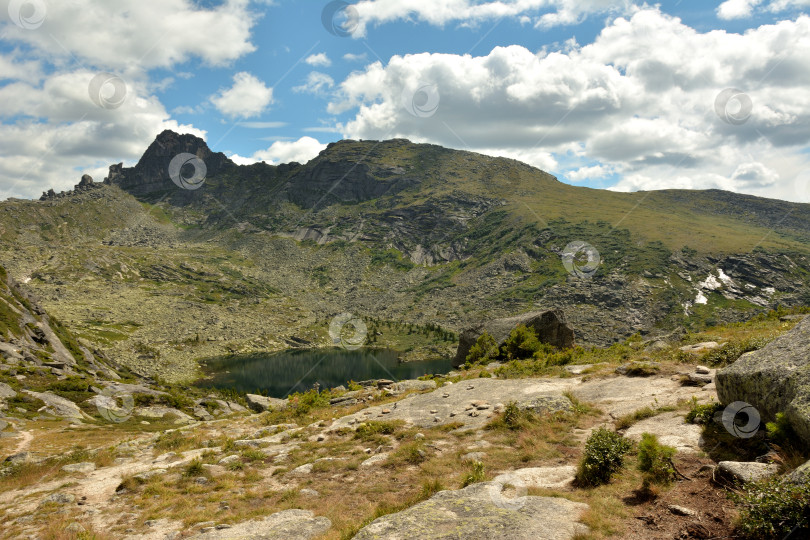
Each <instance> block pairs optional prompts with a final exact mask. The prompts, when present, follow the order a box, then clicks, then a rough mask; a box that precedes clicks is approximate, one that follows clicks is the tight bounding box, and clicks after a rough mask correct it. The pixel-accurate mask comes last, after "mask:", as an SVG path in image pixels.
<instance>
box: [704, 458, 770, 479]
mask: <svg viewBox="0 0 810 540" xmlns="http://www.w3.org/2000/svg"><path fill="white" fill-rule="evenodd" d="M778 472H779V466H778V465H772V464H769V463H757V462H754V461H751V462H741V461H721V462H720V463H718V464H717V473H718V474H719V475H721V476H724V477H725V478H728V479H730V480H738V481H741V482H756V481H758V480H765V479H766V478H770V477H772V476H775V475H776V474H777V473H778Z"/></svg>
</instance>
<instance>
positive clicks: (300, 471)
mask: <svg viewBox="0 0 810 540" xmlns="http://www.w3.org/2000/svg"><path fill="white" fill-rule="evenodd" d="M311 472H312V463H305V464H304V465H301V466H300V467H296V468H295V469H293V470H292V471H290V474H295V475H304V474H310V473H311Z"/></svg>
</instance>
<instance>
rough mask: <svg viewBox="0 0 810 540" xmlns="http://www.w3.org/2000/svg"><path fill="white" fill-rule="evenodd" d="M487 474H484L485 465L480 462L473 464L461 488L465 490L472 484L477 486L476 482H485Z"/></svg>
mask: <svg viewBox="0 0 810 540" xmlns="http://www.w3.org/2000/svg"><path fill="white" fill-rule="evenodd" d="M485 476H486V473H485V472H484V464H483V463H481V462H480V461H474V462H473V464H472V468H471V470H470V472H469V473H467V475H466V476H465V477H464V480H462V481H461V487H463V488H465V487H467V486H469V485H470V484H475V483H476V482H483V481H484V478H485Z"/></svg>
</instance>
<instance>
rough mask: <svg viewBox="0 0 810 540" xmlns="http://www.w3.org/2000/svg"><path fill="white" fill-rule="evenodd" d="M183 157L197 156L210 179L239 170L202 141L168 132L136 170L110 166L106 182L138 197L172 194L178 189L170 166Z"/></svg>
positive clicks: (221, 154)
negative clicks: (179, 155) (171, 176)
mask: <svg viewBox="0 0 810 540" xmlns="http://www.w3.org/2000/svg"><path fill="white" fill-rule="evenodd" d="M181 153H188V154H193V155H195V156H197V157H198V158H199V159H201V160H202V161H203V162H204V163H205V165H206V168H207V174H208V175H209V176H216V175H217V174H219V173H221V172H222V171H224V170H226V169H227V168H228V167H233V166H235V165H234V163H233V162H232V161H231V160H230V159H228V158H227V157H226V156H225V154H223V153H221V152H217V153H214V152H212V151H211V149H210V148H208V145H207V144H206V143H205V141H204V140H202V139H200V138H199V137H196V136H194V135H179V134H177V133H175V132H173V131H169V130H167V131H164V132H163V133H161V134H160V135H158V136H157V138H156V139H155V140H154V142H152V144H150V145H149V148H147V149H146V152H144V154H143V156H141V159H140V160H139V161H138V164H137V165H135V167H132V168H125V167H124V166H123V164H121V163H119V164H117V165H112V166H110V172H109V175H108V176H107V178H105V179H104V182H105V183H108V184H114V185H117V186H119V187H121V188H122V189H124V190H126V191H128V192H130V193H132V194H133V195H136V196H144V195H149V194H151V193H155V192H165V191H167V190H171V189H173V188H175V187H176V186H175V185H174V183H173V182H172V180H171V178H170V177H169V165H170V163H171V161H172V159H173V158H174V157H175V156H177V155H178V154H181Z"/></svg>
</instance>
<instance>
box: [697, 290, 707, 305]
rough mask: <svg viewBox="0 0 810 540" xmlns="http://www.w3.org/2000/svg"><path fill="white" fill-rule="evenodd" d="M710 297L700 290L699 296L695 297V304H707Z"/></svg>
mask: <svg viewBox="0 0 810 540" xmlns="http://www.w3.org/2000/svg"><path fill="white" fill-rule="evenodd" d="M708 302H709V299H708V298H706V295H705V294H703V291H698V293H697V296H696V297H695V304H707V303H708Z"/></svg>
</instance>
